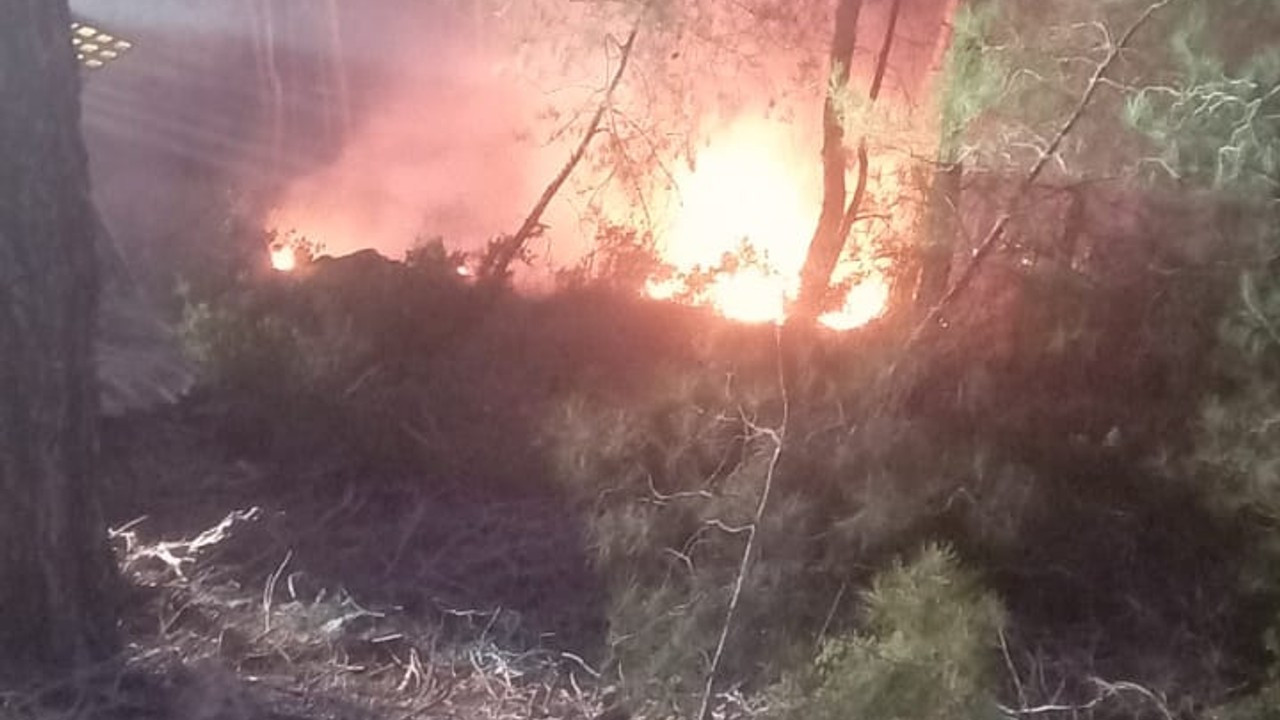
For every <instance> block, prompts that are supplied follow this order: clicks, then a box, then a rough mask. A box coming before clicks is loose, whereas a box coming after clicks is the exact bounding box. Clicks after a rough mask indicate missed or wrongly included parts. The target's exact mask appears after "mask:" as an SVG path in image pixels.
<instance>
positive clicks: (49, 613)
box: [0, 0, 117, 675]
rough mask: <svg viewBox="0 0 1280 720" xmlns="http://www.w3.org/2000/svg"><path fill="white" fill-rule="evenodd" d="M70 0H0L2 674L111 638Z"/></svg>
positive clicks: (89, 231)
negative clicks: (97, 482) (96, 472)
mask: <svg viewBox="0 0 1280 720" xmlns="http://www.w3.org/2000/svg"><path fill="white" fill-rule="evenodd" d="M70 22H71V17H70V11H69V9H68V7H67V0H2V1H0V108H3V110H0V673H4V674H6V675H11V674H13V673H24V674H25V673H29V672H32V671H42V670H44V671H48V670H65V669H67V668H69V667H73V666H76V665H81V664H84V663H87V662H92V661H94V660H98V659H101V658H104V657H106V656H108V655H110V654H111V653H112V652H114V651H115V649H116V647H117V636H116V624H115V606H114V602H113V600H114V592H113V591H114V589H115V577H116V576H115V566H114V563H113V561H112V558H111V554H110V550H109V547H108V545H107V541H106V530H105V523H104V520H103V517H102V513H101V510H100V506H99V502H98V497H97V487H96V484H95V480H96V477H95V470H96V462H95V461H96V440H97V439H96V429H97V428H96V418H97V407H98V405H97V389H96V382H95V377H94V366H93V352H92V347H93V332H94V323H95V313H96V302H97V288H98V268H97V260H96V258H95V252H94V242H93V235H94V214H93V207H92V205H91V200H90V198H89V179H88V177H89V176H88V164H87V158H86V155H85V150H84V145H83V141H82V140H81V137H80V125H79V123H80V96H79V91H80V83H79V77H78V68H77V66H76V62H75V57H74V55H73V53H72V51H71V42H70V34H69V33H70V31H69V25H70Z"/></svg>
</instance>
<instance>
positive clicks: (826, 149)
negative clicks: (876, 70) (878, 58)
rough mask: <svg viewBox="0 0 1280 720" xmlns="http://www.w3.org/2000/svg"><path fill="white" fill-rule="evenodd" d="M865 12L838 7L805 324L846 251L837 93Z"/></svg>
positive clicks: (804, 275)
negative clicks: (842, 230)
mask: <svg viewBox="0 0 1280 720" xmlns="http://www.w3.org/2000/svg"><path fill="white" fill-rule="evenodd" d="M861 13H862V0H840V4H839V5H838V6H837V7H836V26H835V34H834V35H833V36H832V39H831V53H830V55H829V56H828V60H829V62H830V64H831V76H830V79H829V81H828V83H827V96H826V102H825V104H824V106H823V112H822V212H821V214H819V216H818V227H817V229H815V230H814V232H813V239H812V240H810V241H809V251H808V253H807V254H806V255H805V260H804V267H803V268H802V269H801V270H800V296H799V298H797V302H796V313H795V316H796V319H798V320H801V321H803V320H805V319H810V318H813V317H817V316H818V315H819V314H820V312H821V310H822V306H823V304H824V302H825V300H826V295H827V289H828V285H829V284H830V282H831V272H832V270H834V269H835V266H836V262H837V261H838V260H839V259H840V252H841V251H842V250H843V249H844V238H843V237H841V235H840V230H841V226H842V225H843V223H844V217H845V193H846V189H845V172H846V170H847V165H848V154H849V153H848V150H847V149H846V148H845V146H844V127H843V125H842V124H841V122H840V114H839V110H838V100H837V93H838V92H840V91H842V90H843V89H844V88H845V87H846V86H847V85H848V84H849V67H850V64H851V63H852V62H853V47H854V43H855V42H856V41H857V38H858V16H859V15H860V14H861Z"/></svg>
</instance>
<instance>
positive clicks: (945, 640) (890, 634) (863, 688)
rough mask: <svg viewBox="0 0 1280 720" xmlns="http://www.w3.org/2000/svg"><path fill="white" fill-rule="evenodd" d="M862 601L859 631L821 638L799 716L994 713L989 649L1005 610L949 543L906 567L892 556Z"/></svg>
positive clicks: (938, 719)
mask: <svg viewBox="0 0 1280 720" xmlns="http://www.w3.org/2000/svg"><path fill="white" fill-rule="evenodd" d="M864 599H865V603H866V606H865V610H864V612H865V622H864V624H863V627H862V629H861V630H860V631H858V632H855V633H853V634H852V635H849V636H846V637H842V638H838V639H834V640H830V641H828V642H826V643H824V645H823V648H822V652H821V654H820V655H819V657H818V660H817V663H816V669H815V672H814V678H813V679H811V680H810V682H811V683H812V684H813V688H812V690H811V692H810V693H808V696H809V698H810V699H809V700H808V701H806V702H803V703H801V704H800V707H799V710H800V713H799V714H797V717H800V716H803V717H806V718H813V719H814V720H845V719H846V718H876V719H877V720H959V719H962V718H965V719H971V720H972V719H977V718H988V717H990V718H994V717H999V712H998V706H997V705H996V702H995V697H994V690H995V688H996V679H995V670H996V664H995V661H996V655H995V647H996V641H997V638H998V637H999V633H1000V631H1001V628H1002V626H1003V624H1004V611H1003V609H1002V607H1001V604H1000V601H999V600H998V599H997V598H996V597H995V596H994V595H993V594H991V593H990V592H988V591H986V590H984V589H983V587H982V584H981V583H980V582H979V581H978V578H977V576H976V575H974V574H973V573H972V572H970V571H968V570H966V569H964V568H963V567H961V565H960V563H959V562H958V561H957V560H956V557H955V554H954V553H953V552H952V551H951V550H949V549H948V548H946V547H945V546H939V545H928V546H926V547H925V548H924V549H923V550H922V551H921V552H920V553H919V555H918V556H916V558H915V559H914V560H912V561H911V562H910V563H909V564H903V563H901V562H897V563H895V564H894V565H893V567H891V568H890V569H889V570H886V571H884V572H882V573H880V574H879V575H877V576H876V578H875V580H874V582H873V583H872V586H871V589H870V590H869V591H868V592H867V593H866V595H865V598H864ZM803 684H804V683H803V682H802V683H801V685H803Z"/></svg>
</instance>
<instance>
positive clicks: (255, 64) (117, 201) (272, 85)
mask: <svg viewBox="0 0 1280 720" xmlns="http://www.w3.org/2000/svg"><path fill="white" fill-rule="evenodd" d="M536 2H537V0H513V3H514V5H515V6H520V5H521V4H522V3H527V4H528V5H529V6H530V7H532V6H533V5H534V4H535V3H536ZM513 3H507V4H506V6H504V7H505V8H506V11H511V9H512V5H513ZM951 4H952V3H951V2H949V1H948V0H907V4H906V11H905V14H904V19H903V23H902V25H901V28H900V31H899V40H898V44H897V46H896V49H895V56H894V62H893V64H892V65H891V72H890V76H889V79H888V85H887V90H888V91H889V92H890V93H893V92H894V90H895V88H896V89H897V91H898V98H899V99H904V98H905V99H907V100H908V101H909V102H912V103H920V102H923V101H924V100H925V99H924V98H923V97H921V96H920V92H921V91H920V86H921V80H922V78H923V77H924V76H925V74H926V71H927V68H928V65H929V63H930V62H931V61H932V60H933V55H934V52H935V47H936V45H937V36H938V33H939V30H940V28H941V27H942V21H943V19H944V17H945V13H946V12H947V8H948V7H949V6H950V5H951ZM490 5H492V4H491V3H485V2H482V1H481V0H474V2H470V3H461V2H447V1H445V0H436V1H431V0H314V1H313V2H307V3H300V2H296V1H293V0H201V1H200V2H191V1H190V0H147V1H146V2H139V1H138V0H73V1H72V6H73V10H75V11H76V12H77V13H78V14H80V15H81V16H83V17H85V18H86V19H88V20H90V21H93V22H97V23H100V24H101V25H102V26H103V27H104V28H105V29H107V30H110V31H113V32H116V33H118V34H121V35H124V36H126V37H127V38H128V39H130V40H132V41H133V42H134V43H135V49H134V50H133V51H132V52H131V53H130V54H129V55H127V56H126V57H125V58H124V59H123V60H121V61H119V62H118V63H116V64H115V65H112V66H108V67H107V68H105V69H103V70H102V71H99V72H97V73H94V74H92V75H91V76H90V77H89V78H88V80H87V83H86V90H85V128H86V137H87V139H88V142H89V145H90V152H91V159H92V161H93V168H94V176H95V182H96V185H97V194H98V197H99V202H100V204H101V205H102V206H103V210H104V214H105V215H106V217H107V220H108V222H109V223H111V224H112V225H113V226H114V227H115V229H116V231H117V234H118V235H120V241H121V243H122V244H123V245H125V246H133V247H140V248H142V252H140V254H142V255H144V256H145V255H146V251H149V250H154V249H155V248H156V247H157V246H164V245H166V244H174V243H179V244H180V243H182V242H183V241H184V240H189V238H187V237H186V236H187V235H190V234H191V233H192V232H195V231H198V228H199V227H200V226H201V225H202V223H203V224H210V223H213V222H215V221H216V220H217V219H216V218H213V219H210V218H208V217H202V216H201V213H204V215H208V214H209V213H217V212H243V213H245V214H247V215H248V216H250V217H251V218H252V219H255V220H256V221H257V222H259V223H260V224H262V225H263V226H264V227H265V228H269V227H273V226H274V227H276V228H277V229H279V230H280V231H288V230H296V231H298V232H299V233H300V234H302V235H305V236H307V237H308V238H309V239H311V240H313V241H317V242H320V243H322V244H323V246H324V248H325V250H326V251H328V252H332V253H334V254H341V253H345V252H349V251H352V250H356V249H359V248H362V247H375V248H377V249H379V250H380V251H382V252H383V253H384V254H387V255H389V256H392V257H397V256H399V255H400V254H401V253H402V252H403V251H404V250H405V249H406V248H407V247H409V246H410V244H411V243H412V242H413V241H414V239H415V236H419V235H423V236H431V235H440V236H443V237H444V238H445V240H446V242H447V243H449V244H450V245H451V246H452V247H455V248H462V249H476V248H479V247H481V246H483V243H484V242H485V241H486V240H487V239H488V238H490V237H492V236H494V235H496V234H498V233H501V232H510V231H512V230H513V229H514V228H515V226H516V225H518V224H519V221H520V219H521V218H522V217H523V215H524V213H525V212H527V210H528V209H529V207H530V206H531V205H532V204H533V202H534V201H535V200H536V198H537V196H538V194H539V193H540V192H541V191H542V189H543V187H544V186H545V184H546V183H547V182H548V181H549V180H550V178H551V177H552V176H553V175H554V174H555V172H556V171H557V170H558V169H559V167H560V165H561V164H562V163H563V162H564V160H565V158H566V156H567V154H568V150H569V147H570V146H571V144H572V143H573V141H575V140H576V137H575V136H574V134H573V133H572V132H570V133H569V134H568V135H566V136H564V137H561V138H560V139H559V140H558V141H556V142H549V133H550V131H551V129H553V128H554V127H556V125H557V123H555V122H549V121H547V120H546V114H545V111H546V110H548V108H553V109H554V110H555V111H557V112H558V113H559V114H560V117H559V121H560V122H563V121H564V120H565V119H567V118H570V117H572V116H573V115H574V114H575V113H581V112H583V111H589V110H590V109H591V103H590V101H591V99H592V97H593V95H592V93H593V91H594V90H595V89H598V88H599V87H601V86H602V85H603V84H604V82H605V81H606V79H607V74H608V70H609V69H610V66H609V64H608V62H607V59H606V57H605V53H604V51H603V50H602V49H601V48H602V47H603V45H601V48H596V49H594V50H592V49H591V48H588V50H590V51H589V52H586V51H580V52H579V53H577V54H572V55H566V56H565V57H563V58H561V57H560V56H559V55H558V53H560V52H561V50H560V49H559V48H563V47H567V46H571V45H572V44H573V41H574V39H575V38H574V37H570V35H571V34H572V33H574V32H576V30H575V28H574V27H573V26H572V25H571V24H566V25H565V26H564V27H563V28H559V27H556V26H548V27H545V28H544V29H543V30H542V31H540V34H541V35H542V36H544V37H546V39H548V40H549V41H550V42H548V44H547V47H546V48H545V49H544V50H543V51H542V54H541V60H542V61H543V62H542V64H541V65H540V66H538V69H536V70H534V71H533V72H532V74H530V73H529V72H516V71H513V68H514V69H516V70H520V69H521V68H523V67H524V66H523V65H522V64H521V63H522V61H526V60H528V58H529V56H530V53H529V48H527V47H512V46H510V45H509V44H508V45H506V46H504V43H503V41H501V40H497V41H495V37H492V36H484V35H483V34H482V33H480V32H479V29H480V28H479V25H478V24H477V21H480V20H486V19H490V20H492V19H493V18H494V17H496V15H493V14H492V13H491V17H487V18H486V17H481V16H480V15H477V14H473V12H472V10H474V9H477V8H487V7H489V6H490ZM575 5H576V6H579V7H585V5H584V4H580V3H578V4H575V3H569V4H565V5H563V6H564V7H569V6H575ZM886 5H887V2H886V0H878V1H877V2H868V3H867V6H866V9H865V10H864V15H863V31H862V32H861V33H860V42H859V56H858V58H859V59H858V60H856V61H855V62H856V64H858V65H865V64H867V63H868V62H869V61H870V58H871V57H872V56H873V55H874V50H875V47H876V45H878V43H879V36H880V32H881V28H882V27H883V19H884V12H883V9H884V7H885V6H886ZM459 7H465V8H467V9H468V10H467V12H458V10H457V8H459ZM814 7H817V8H818V10H819V12H815V13H814V14H813V17H815V18H819V19H822V18H826V19H825V20H823V21H822V22H823V23H825V22H829V18H830V17H831V15H830V13H825V12H822V11H821V8H820V7H819V6H814ZM520 9H522V8H520V7H516V8H515V10H516V11H519V10H520ZM815 22H816V21H815ZM626 29H627V28H626V26H625V25H623V26H619V27H616V28H604V30H605V31H611V32H613V33H614V35H615V36H617V35H621V34H624V33H625V31H626ZM802 30H803V31H804V32H800V33H798V36H807V37H811V38H814V39H815V41H814V42H815V44H817V45H818V46H816V47H801V48H792V49H791V50H789V51H787V53H786V54H785V55H779V56H778V57H776V58H764V59H763V60H761V59H760V58H756V59H755V60H753V61H751V62H744V63H743V64H741V65H735V64H732V63H729V64H726V65H723V66H719V67H713V66H708V65H703V66H699V67H693V66H692V63H691V64H690V65H689V66H687V67H682V66H680V65H679V64H678V63H676V64H675V65H674V67H675V68H676V72H679V73H683V76H682V77H680V78H679V84H680V87H679V92H673V93H670V96H671V97H680V98H681V100H680V102H687V101H688V99H689V97H690V96H691V95H697V94H699V93H705V94H706V95H707V97H709V98H712V99H713V102H714V101H715V99H716V98H721V99H723V98H725V97H727V96H728V95H732V94H736V95H737V96H736V97H732V98H731V102H730V106H731V107H732V110H729V111H721V112H718V113H716V114H715V116H714V117H700V118H694V117H690V116H687V115H686V114H685V113H687V112H688V111H687V110H686V109H682V108H680V107H669V108H659V109H657V111H656V112H653V113H652V115H653V117H656V118H659V120H658V121H657V122H656V124H655V125H654V126H652V127H648V128H646V131H647V132H648V133H649V134H650V135H649V137H650V138H651V139H656V140H660V141H663V142H671V144H672V145H673V146H679V145H680V142H681V140H680V138H684V137H685V136H688V137H689V138H692V139H693V142H690V143H688V144H687V146H688V147H689V148H693V149H696V150H697V151H698V152H701V153H709V154H708V155H707V157H708V159H709V162H707V163H706V164H705V167H706V168H708V169H705V170H702V171H700V172H701V175H700V176H699V177H694V176H695V175H698V173H695V172H694V171H693V170H692V169H691V168H694V167H697V165H696V164H695V165H693V166H690V167H683V169H682V167H680V166H673V167H669V168H661V169H660V171H661V172H663V173H668V175H667V177H668V180H675V181H676V182H677V183H679V184H682V185H686V187H681V188H676V193H677V195H679V196H680V197H679V199H677V200H676V201H675V202H674V204H673V205H672V207H676V208H683V210H680V209H678V210H676V211H673V212H676V213H677V214H678V213H679V212H684V211H685V210H687V211H688V214H689V216H688V217H685V216H675V217H665V218H650V219H651V220H657V221H658V223H657V224H658V225H659V226H661V227H667V228H671V227H675V228H695V230H692V231H690V232H689V234H690V237H686V238H682V239H679V241H680V242H683V243H686V244H687V243H690V242H697V243H702V242H704V241H705V242H707V246H706V247H705V248H702V250H701V251H699V250H694V251H689V250H688V249H687V248H685V249H683V250H680V251H679V252H676V253H673V257H674V256H681V257H696V258H699V259H700V261H701V260H702V259H704V258H709V257H712V256H714V255H715V254H716V253H717V252H719V251H720V248H721V246H722V245H723V246H726V247H727V246H728V245H732V244H733V243H736V242H737V241H738V240H739V239H740V238H739V237H728V236H726V237H725V238H720V239H712V238H706V237H704V236H706V235H707V234H708V233H709V232H712V230H711V228H714V227H715V225H716V223H715V216H716V214H717V213H718V212H721V209H720V208H718V207H716V206H715V203H716V202H719V201H722V200H723V199H724V198H723V196H722V194H717V192H716V191H715V188H716V187H717V186H719V185H723V184H724V183H723V182H721V181H720V180H719V179H717V178H714V177H711V173H712V172H714V171H715V170H716V169H717V168H720V169H721V171H722V172H724V173H727V174H729V175H733V176H735V177H734V178H733V179H734V181H735V182H734V187H735V188H737V190H736V192H738V193H739V194H740V195H744V194H745V195H746V196H748V197H749V198H750V204H751V205H752V207H751V208H743V207H742V206H741V205H739V206H738V207H737V208H735V207H732V206H730V207H726V208H724V209H723V212H724V213H727V214H734V213H736V214H739V215H743V217H739V218H738V219H739V222H737V223H730V224H729V226H731V227H732V228H733V233H735V234H742V233H746V232H748V229H749V227H746V226H751V225H752V224H753V223H754V224H757V225H760V226H761V227H766V226H767V227H768V229H770V230H771V231H775V232H776V233H777V234H778V235H779V237H778V238H777V240H778V241H779V242H781V243H785V244H788V245H789V246H791V247H792V248H794V247H797V246H798V247H803V242H804V241H805V240H807V233H808V232H810V231H811V227H807V226H808V225H809V224H810V220H809V219H808V218H806V207H805V206H806V204H812V205H813V207H812V212H813V217H815V218H816V211H817V205H816V203H817V200H818V198H817V197H816V193H817V188H818V187H819V185H818V183H817V180H818V178H819V167H818V163H817V148H818V144H819V140H820V138H819V134H820V127H819V120H818V118H819V112H820V103H821V91H822V86H821V83H820V82H819V83H816V84H813V83H810V84H809V85H804V84H801V85H799V86H797V88H794V89H797V90H798V92H797V93H795V96H796V97H798V98H799V102H800V104H799V106H798V107H799V113H798V114H795V113H793V114H792V115H791V116H790V117H789V120H787V121H782V122H779V121H768V122H765V121H762V120H761V118H760V117H758V115H759V114H760V113H762V112H763V109H764V108H766V107H768V106H769V104H770V103H771V101H772V100H773V98H772V96H767V95H768V93H769V92H770V90H769V89H768V88H765V87H764V85H761V90H760V94H759V97H751V96H750V95H751V93H752V88H753V87H754V86H753V84H752V83H753V82H757V81H762V79H764V78H769V79H770V80H771V81H779V80H778V79H781V80H780V82H784V83H785V82H788V80H787V78H790V77H793V76H794V75H795V72H794V71H793V70H792V67H793V66H800V65H802V64H803V63H805V62H810V63H817V65H818V66H821V65H822V64H823V63H824V62H825V47H822V46H821V43H824V42H825V39H826V38H828V37H829V34H830V28H828V27H826V26H825V24H824V25H823V26H822V27H816V28H808V27H805V28H802ZM557 33H561V34H563V35H565V36H566V37H563V38H556V37H554V36H555V35H556V34H557ZM517 34H518V33H517ZM537 35H538V34H535V37H537ZM863 38H865V39H863ZM645 41H646V38H644V37H642V38H641V43H644V42H645ZM654 42H655V44H657V41H656V40H655V41H654ZM677 49H678V48H677ZM730 51H732V48H730ZM533 54H534V55H537V53H536V52H535V53H533ZM614 55H615V56H616V52H615V53H614ZM677 56H678V53H675V52H673V53H671V57H672V58H675V57H677ZM689 57H695V55H694V54H693V53H692V52H691V51H690V55H689ZM558 63H559V64H560V67H561V68H562V70H563V72H564V76H563V77H551V76H549V71H548V68H552V69H553V71H551V72H550V74H554V68H556V67H557V64H558ZM526 69H527V68H526ZM667 70H668V72H670V71H671V70H670V68H668V69H667ZM730 76H732V77H730ZM661 79H662V75H661V73H660V72H657V71H655V70H654V69H653V68H647V67H643V66H637V67H635V68H633V70H632V74H631V76H630V77H628V78H627V79H626V80H628V81H630V85H629V84H628V82H624V84H623V87H624V90H623V92H624V95H625V97H626V98H629V99H630V100H631V101H632V106H631V108H629V111H630V112H631V113H632V115H633V117H632V118H631V119H634V118H635V116H636V115H638V114H639V113H648V112H650V111H653V110H654V108H653V107H647V106H641V105H643V103H644V102H649V101H650V98H651V97H661V96H662V93H657V94H656V95H650V94H644V93H647V92H648V91H649V90H651V89H652V84H653V83H655V82H660V81H661ZM629 88H634V90H632V89H629ZM726 90H732V92H730V93H726ZM810 96H811V97H810ZM695 104H697V103H695ZM703 105H705V103H703ZM735 113H742V114H741V115H738V114H735ZM686 123H687V125H686ZM672 138H677V140H675V141H672V140H671V139H672ZM603 145H604V140H603V138H602V139H601V140H598V141H597V147H602V146H603ZM778 148H786V149H785V150H781V151H780V150H778ZM633 149H634V146H633ZM753 153H754V156H752V154H753ZM766 155H767V157H766ZM762 174H769V175H771V177H768V178H765V177H760V175H762ZM579 179H580V180H582V182H580V183H579V185H578V187H579V188H582V187H584V186H586V187H590V186H591V185H592V183H593V182H594V178H579ZM754 181H758V182H754ZM685 195H687V196H688V201H687V202H686V200H685V197H684V196H685ZM774 196H776V197H778V198H779V201H780V203H779V207H778V208H776V209H775V208H769V207H761V206H762V205H767V198H768V197H774ZM615 197H616V198H617V199H615V201H614V202H615V204H622V203H625V202H626V200H625V199H623V198H625V197H626V196H625V194H624V193H621V192H619V193H617V194H616V195H615ZM227 198H232V199H227ZM695 200H697V201H698V202H701V203H702V204H703V205H704V207H693V208H688V207H686V205H688V204H689V203H692V202H694V201H695ZM732 200H733V198H729V201H732ZM586 201H587V199H586V196H583V195H580V194H574V193H573V192H566V193H565V195H564V197H563V198H562V200H561V201H560V202H559V203H558V204H557V205H556V206H554V207H553V209H552V211H551V213H550V216H549V217H548V218H547V222H548V223H549V224H550V225H551V230H550V231H549V233H548V234H549V236H550V237H551V238H552V239H553V241H554V243H553V244H552V245H551V247H553V248H554V257H555V259H556V260H558V261H561V262H566V261H570V260H572V259H573V258H574V257H575V256H577V255H578V254H580V252H581V251H582V250H583V249H584V248H585V241H584V238H583V231H582V229H581V226H580V224H579V223H578V222H577V218H576V213H577V212H578V211H580V210H581V209H582V206H583V204H584V203H585V202H586ZM226 208H230V209H226ZM617 209H618V208H613V210H617ZM629 209H631V208H626V209H624V210H629ZM744 210H751V211H753V212H757V213H758V214H759V215H760V220H759V222H756V221H755V220H752V217H754V216H752V215H751V214H750V213H744V212H743V211H744ZM609 214H614V215H617V216H623V215H627V214H628V213H627V212H612V213H609ZM193 217H194V218H195V219H194V220H193ZM744 223H745V226H744ZM193 228H195V229H194V230H193ZM693 234H696V235H697V237H696V238H692V235H693ZM788 235H794V236H795V237H789V236H788ZM691 238H692V239H691ZM159 254H161V255H163V254H164V253H163V252H160V253H159ZM793 254H794V253H793Z"/></svg>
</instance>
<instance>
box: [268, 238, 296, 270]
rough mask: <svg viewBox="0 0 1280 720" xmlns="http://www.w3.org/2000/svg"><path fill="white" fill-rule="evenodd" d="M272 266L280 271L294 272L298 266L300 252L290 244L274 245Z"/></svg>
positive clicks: (272, 247) (272, 248)
mask: <svg viewBox="0 0 1280 720" xmlns="http://www.w3.org/2000/svg"><path fill="white" fill-rule="evenodd" d="M271 267H272V268H274V269H276V270H278V271H280V272H286V273H287V272H292V271H293V270H295V269H297V267H298V254H297V253H295V252H294V250H293V248H292V247H290V246H288V245H273V246H271Z"/></svg>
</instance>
